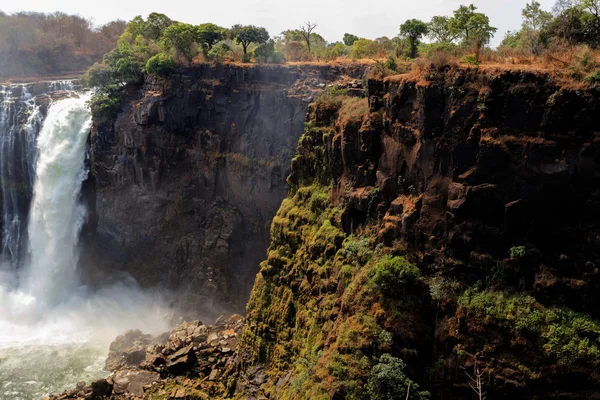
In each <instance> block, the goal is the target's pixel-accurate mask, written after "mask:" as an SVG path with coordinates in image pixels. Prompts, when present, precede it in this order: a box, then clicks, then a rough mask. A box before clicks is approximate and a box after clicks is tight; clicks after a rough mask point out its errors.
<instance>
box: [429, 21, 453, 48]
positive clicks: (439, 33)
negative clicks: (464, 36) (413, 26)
mask: <svg viewBox="0 0 600 400" xmlns="http://www.w3.org/2000/svg"><path fill="white" fill-rule="evenodd" d="M427 27H428V28H429V29H428V33H427V36H429V37H430V38H431V39H432V40H433V41H436V42H440V43H447V42H452V41H454V40H456V39H457V37H458V35H457V34H456V32H453V31H452V29H451V28H450V18H448V17H446V16H441V15H436V16H435V17H433V18H431V21H430V22H429V23H428V24H427Z"/></svg>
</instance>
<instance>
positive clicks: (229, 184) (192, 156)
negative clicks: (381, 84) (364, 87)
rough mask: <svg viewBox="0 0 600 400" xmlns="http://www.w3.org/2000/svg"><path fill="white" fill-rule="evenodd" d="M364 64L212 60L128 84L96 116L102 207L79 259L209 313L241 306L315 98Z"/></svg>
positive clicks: (94, 153) (97, 199) (94, 144)
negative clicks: (107, 112) (111, 113)
mask: <svg viewBox="0 0 600 400" xmlns="http://www.w3.org/2000/svg"><path fill="white" fill-rule="evenodd" d="M363 70H364V68H362V67H360V66H354V67H348V68H342V67H331V66H303V67H280V66H236V65H216V66H215V65H209V64H206V65H199V66H195V67H192V68H189V69H186V70H185V71H183V72H182V73H181V74H180V75H175V76H173V77H171V78H169V79H154V78H151V77H149V76H148V77H147V79H146V82H145V84H144V86H143V87H142V88H139V89H136V88H130V91H129V97H128V98H126V99H124V100H123V101H122V111H121V113H120V114H119V115H118V117H117V118H116V119H115V120H114V121H104V122H99V120H98V119H96V123H95V125H94V128H93V132H92V135H91V151H90V154H91V168H92V173H93V179H94V180H95V184H91V185H89V187H90V188H91V189H92V190H93V189H94V187H95V192H96V193H95V196H94V195H93V194H90V195H89V196H88V197H89V198H90V203H92V207H91V208H95V212H92V224H91V225H90V226H91V229H90V230H89V231H91V235H92V236H93V238H92V239H90V240H87V243H88V244H89V246H88V248H87V251H86V252H85V257H86V260H85V261H84V263H82V264H83V265H86V264H88V265H89V264H95V266H94V267H92V269H91V271H89V273H90V274H92V276H95V275H94V274H101V273H102V274H105V273H106V272H107V271H111V270H112V271H124V272H126V273H129V274H131V275H132V276H133V277H134V278H135V279H136V280H137V281H138V282H139V283H140V284H141V285H142V286H144V287H160V288H166V289H169V290H173V291H177V292H178V293H180V296H178V297H177V301H178V302H185V303H187V304H189V305H192V304H193V305H194V306H196V307H197V306H198V305H199V306H200V309H199V310H198V308H195V310H196V311H195V313H197V312H199V313H200V315H203V316H204V317H205V318H212V317H216V316H218V315H220V314H222V313H226V312H233V311H237V312H240V311H241V310H243V307H244V305H245V302H246V301H247V299H248V296H249V290H250V288H251V285H252V282H253V280H254V275H255V274H256V272H257V270H258V264H259V263H260V261H261V260H262V258H263V257H264V253H265V251H266V248H267V246H268V242H269V235H268V229H269V223H270V221H271V219H272V217H273V215H274V214H275V212H276V210H277V208H278V207H279V204H280V203H281V200H282V199H283V198H284V197H285V195H286V193H287V184H286V182H285V178H286V176H287V174H288V168H289V163H290V160H291V158H292V156H293V153H294V151H295V147H296V144H297V141H298V138H299V137H300V135H301V134H302V130H303V126H304V121H305V118H306V109H307V105H308V103H309V102H310V101H312V99H313V98H314V96H315V94H316V93H319V92H321V91H323V90H324V88H325V87H326V85H327V84H330V82H332V81H335V80H338V79H343V78H344V77H345V75H346V74H348V75H351V76H357V77H360V76H361V74H362V72H363ZM346 78H347V77H346ZM93 203H95V206H94V205H93ZM96 221H97V228H96V229H95V230H94V224H95V223H96ZM101 271H102V272H101ZM97 278H99V277H96V278H94V279H91V280H92V281H96V282H97V281H101V280H102V279H97Z"/></svg>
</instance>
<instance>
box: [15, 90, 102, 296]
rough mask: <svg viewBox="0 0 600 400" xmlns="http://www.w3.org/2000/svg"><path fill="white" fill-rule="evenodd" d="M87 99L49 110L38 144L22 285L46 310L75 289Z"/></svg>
mask: <svg viewBox="0 0 600 400" xmlns="http://www.w3.org/2000/svg"><path fill="white" fill-rule="evenodd" d="M88 100H89V95H87V96H82V97H80V98H71V99H65V100H62V101H59V102H57V103H56V104H54V105H53V106H52V107H50V110H49V111H48V115H47V116H46V119H45V121H44V126H43V128H42V130H41V131H40V133H39V137H38V140H37V147H38V160H37V166H36V181H35V185H34V188H33V200H32V202H31V209H30V212H29V226H28V233H29V254H30V262H29V268H28V270H27V272H26V273H27V274H28V276H27V277H26V282H27V284H28V286H27V289H28V291H29V293H35V294H36V296H37V298H38V301H39V302H43V303H44V304H43V306H45V307H47V306H51V305H55V304H57V303H59V302H60V301H61V300H62V299H63V298H64V296H65V295H66V294H68V293H69V292H72V291H73V290H74V289H76V285H77V254H76V251H77V241H78V238H79V232H80V230H81V226H82V225H83V222H84V218H85V209H84V208H83V206H82V205H80V204H79V195H80V192H81V184H82V182H83V181H84V180H85V178H86V177H87V171H85V168H84V157H85V151H86V141H87V137H88V134H89V131H90V128H91V124H92V116H91V114H90V111H89V109H88V107H87V106H86V102H87V101H88Z"/></svg>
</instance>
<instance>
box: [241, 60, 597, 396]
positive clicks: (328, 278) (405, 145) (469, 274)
mask: <svg viewBox="0 0 600 400" xmlns="http://www.w3.org/2000/svg"><path fill="white" fill-rule="evenodd" d="M469 73H472V71H471V70H469V72H468V73H465V71H464V70H457V71H456V74H457V75H451V74H452V73H448V74H441V75H436V74H433V73H432V74H431V75H427V76H425V78H423V79H425V80H427V82H426V83H424V84H421V83H416V82H411V81H409V78H405V79H404V80H399V81H398V82H397V81H395V80H394V79H393V78H392V79H390V80H386V81H385V85H386V86H385V90H383V89H381V88H382V87H384V86H383V84H382V82H381V81H378V80H376V79H373V80H372V81H370V89H371V92H370V93H369V94H370V96H371V97H370V98H369V104H367V100H366V99H363V98H360V97H356V98H353V97H349V96H348V93H347V92H345V91H343V90H339V89H336V88H330V89H328V90H327V91H326V93H324V94H323V95H322V96H321V97H319V98H318V99H317V100H316V102H315V103H313V104H312V105H311V106H310V112H309V118H308V122H307V123H306V127H305V132H304V135H303V136H302V138H301V139H300V141H299V145H298V150H297V154H296V156H295V158H294V159H293V161H292V172H291V174H290V176H289V178H288V182H289V183H290V186H291V190H290V194H289V196H288V198H287V199H286V200H284V201H283V203H282V205H281V208H280V210H279V212H278V213H277V215H276V217H275V218H274V220H273V223H272V226H271V246H270V248H269V250H268V254H267V259H266V260H265V261H264V262H263V263H262V264H261V270H260V273H259V274H258V276H257V278H256V282H255V286H254V289H253V291H252V295H251V299H250V302H249V303H248V306H247V317H248V324H247V327H246V330H245V332H244V335H243V340H242V345H241V350H240V352H241V354H242V355H244V356H245V362H246V363H249V364H250V365H255V364H258V365H263V366H264V367H265V369H266V370H267V371H268V378H267V381H266V382H265V383H264V384H263V385H262V386H261V391H262V392H261V393H263V394H265V395H267V396H268V397H270V398H278V399H331V398H345V399H364V398H367V399H405V398H407V395H408V398H413V399H424V398H430V397H431V398H439V397H441V396H444V398H446V397H447V396H449V398H460V396H469V393H470V388H469V386H468V385H469V383H473V382H474V381H471V380H470V378H469V375H471V376H473V375H472V373H471V370H472V367H473V365H476V366H477V367H476V368H479V369H478V371H485V374H482V375H481V377H480V378H481V379H482V385H483V387H484V391H487V392H489V393H491V394H492V395H494V396H506V395H515V396H521V398H535V395H537V394H539V393H544V391H545V390H548V387H550V386H551V387H552V388H553V389H552V390H559V389H557V388H560V387H561V385H562V384H563V383H562V382H563V381H564V379H569V377H570V379H574V380H577V381H578V382H580V384H581V386H582V389H581V390H582V391H583V392H585V393H591V392H593V390H594V389H593V388H595V387H597V382H598V378H599V376H598V374H597V372H596V369H597V367H598V365H599V363H600V322H599V321H598V320H597V319H595V318H594V317H593V316H592V315H590V313H586V312H584V311H581V310H582V309H586V307H588V306H587V305H586V304H588V303H585V304H577V303H576V302H574V301H570V302H568V304H567V302H566V301H564V299H563V297H562V296H553V297H552V296H549V295H547V294H546V292H545V291H546V290H559V289H558V287H560V286H557V282H558V281H559V280H560V279H561V278H559V277H555V276H554V275H552V274H550V273H549V272H548V271H547V268H546V267H545V266H544V264H545V263H546V264H548V265H550V264H552V265H554V264H553V263H555V262H556V258H554V259H553V258H551V257H549V256H543V255H540V254H539V250H537V249H535V248H534V246H532V244H530V243H528V244H527V245H520V244H518V242H517V243H515V242H512V243H507V242H504V241H503V240H502V239H500V237H499V236H491V237H495V238H496V240H498V241H500V242H501V243H494V242H493V241H492V242H487V241H478V240H474V239H472V238H474V237H477V235H495V234H496V230H497V229H507V232H508V229H509V228H506V227H503V225H502V222H496V221H495V220H494V219H493V218H495V217H491V216H490V215H488V212H489V213H492V211H490V210H491V209H492V208H494V207H496V206H495V205H494V204H495V203H494V202H496V201H498V200H497V199H496V198H495V197H493V196H492V195H491V194H490V193H491V192H490V191H492V190H496V187H497V185H503V184H504V183H503V182H504V181H503V180H502V179H504V176H503V175H495V174H496V173H500V172H496V170H494V169H485V168H484V166H480V163H486V162H487V161H486V160H485V158H477V166H479V168H481V169H480V170H479V171H489V172H480V173H482V174H483V173H489V174H491V177H489V176H485V175H484V176H485V177H484V178H478V179H481V180H483V182H486V179H490V180H493V181H494V182H496V183H495V185H487V184H479V185H478V182H477V181H475V183H472V185H473V186H472V187H470V189H469V190H467V191H464V190H466V189H463V188H462V187H463V185H466V183H465V182H464V181H461V182H462V183H460V184H458V183H456V184H455V185H456V187H454V186H452V185H453V184H451V183H449V181H444V179H446V178H444V177H440V176H438V175H436V173H435V172H433V173H432V174H433V175H432V177H429V178H428V181H427V182H428V184H429V183H430V184H431V185H432V186H430V187H429V191H427V192H426V191H425V189H424V186H423V185H424V184H423V183H420V181H419V180H418V178H415V176H416V177H419V174H420V173H421V172H420V170H419V169H420V168H423V169H426V168H429V167H428V165H433V161H432V160H439V162H440V163H442V164H443V163H444V162H449V161H448V160H447V159H445V158H444V156H440V157H441V158H440V159H438V158H437V154H438V153H435V154H436V156H434V154H433V153H431V154H429V155H428V156H427V158H425V159H422V160H421V161H415V158H414V157H418V156H415V150H414V149H415V148H417V149H420V150H419V151H421V152H427V151H430V150H427V149H428V146H430V145H431V143H436V145H437V146H443V144H445V143H446V140H448V137H446V136H442V137H438V136H436V135H435V134H433V133H432V132H437V131H435V129H440V131H439V132H440V135H454V133H450V132H451V131H441V128H437V127H436V126H435V125H433V122H432V121H433V120H436V121H437V119H436V118H435V116H434V115H432V114H431V113H435V112H439V113H440V114H441V115H446V114H444V113H445V112H448V115H454V112H458V111H454V110H460V112H461V113H462V116H461V118H465V120H469V118H470V117H469V115H470V114H469V113H470V112H472V113H474V114H476V115H484V116H485V115H487V113H488V112H492V111H491V110H490V109H492V108H493V107H496V109H495V112H500V111H499V109H498V108H497V107H500V106H499V104H504V103H502V102H499V103H491V102H490V103H487V104H485V108H484V107H481V103H478V101H476V100H477V99H478V98H479V96H480V93H482V92H486V90H487V91H488V92H486V93H489V91H492V90H495V92H494V93H495V95H496V96H499V97H501V96H503V95H504V92H503V90H504V88H503V87H501V86H500V82H504V81H503V80H496V78H493V77H490V78H489V82H488V81H487V79H488V77H487V76H483V75H482V74H481V73H479V72H474V74H475V75H476V77H475V76H474V77H469V76H468V74H469ZM459 75H460V78H458V76H459ZM512 78H513V77H512V75H511V74H510V73H508V74H507V76H506V77H505V79H507V80H510V79H512ZM520 79H521V80H520V81H521V82H528V83H527V84H526V85H531V88H533V87H536V88H537V89H536V90H539V84H537V83H535V82H537V77H534V76H533V75H532V76H525V74H524V75H523V76H522V77H521V78H520ZM539 79H545V78H543V77H540V78H539ZM443 82H447V84H448V85H449V88H448V89H447V90H448V92H446V89H444V85H445V84H446V83H443ZM457 82H461V83H457ZM475 82H478V83H475ZM380 85H381V86H380ZM488 85H489V86H488ZM493 85H495V86H493ZM528 87H529V86H528ZM492 88H493V89H492ZM550 89H551V91H550V92H549V93H547V94H544V96H548V98H550V97H552V93H554V92H553V90H556V89H555V87H554V86H552V87H551V88H550ZM377 90H380V91H379V92H377ZM460 91H462V92H461V96H462V97H461V98H460V100H458V98H456V97H453V96H454V94H453V93H456V92H460ZM569 93H570V92H569ZM572 94H573V96H576V94H574V92H573V93H572ZM564 95H565V96H567V94H566V92H565V94H564ZM430 96H435V97H430ZM441 96H448V97H444V98H445V99H446V103H444V107H447V108H448V110H444V109H439V108H436V107H439V103H438V102H437V101H436V100H434V99H439V98H440V97H441ZM569 96H570V94H569ZM381 99H383V101H382V100H381ZM400 99H404V100H400ZM406 99H409V100H410V101H415V100H414V99H419V100H418V101H415V102H414V103H408V104H410V105H411V106H413V107H415V108H414V110H412V109H410V108H404V107H407V105H406V104H407V103H404V102H405V101H409V100H406ZM587 99H588V100H590V101H592V100H591V98H587ZM586 101H587V100H586ZM454 102H456V104H455V103H454ZM586 104H587V106H584V107H583V108H584V109H586V110H588V111H589V110H590V108H589V104H592V103H586ZM467 109H469V110H472V111H467ZM433 110H435V111H433ZM501 112H504V111H501ZM427 113H430V114H427ZM426 114H427V115H429V117H428V118H429V119H421V116H422V115H426ZM432 118H433V120H432ZM449 121H450V122H448V124H450V126H454V125H451V124H460V123H462V120H461V122H460V123H459V122H457V121H455V120H453V119H450V120H449ZM479 123H481V124H486V123H488V124H489V125H488V128H487V129H489V132H491V135H492V136H490V137H485V138H483V137H482V138H481V142H480V146H482V147H483V149H480V150H479V151H481V152H482V153H481V154H491V153H490V152H489V151H490V150H487V147H485V146H488V145H489V146H492V148H496V147H495V146H500V144H499V143H497V142H498V141H499V140H498V139H496V138H495V137H494V136H493V135H494V132H496V131H495V130H494V129H495V128H493V126H494V125H492V124H495V123H499V122H497V121H496V120H494V121H493V122H489V121H488V120H485V119H482V118H480V119H479ZM413 124H414V125H413ZM418 124H422V125H418ZM428 124H431V125H428ZM490 125H491V127H490ZM427 129H429V130H427ZM448 129H450V128H448ZM451 129H457V132H458V133H457V135H460V134H461V133H460V132H462V131H461V130H462V129H465V128H464V127H463V126H462V125H456V127H455V128H451ZM473 129H479V128H478V125H475V128H473ZM511 129H514V128H511ZM471 132H473V131H471ZM471 134H473V133H471ZM427 135H431V136H427ZM465 137H466V135H465ZM517 137H519V138H520V139H517ZM478 140H479V139H478ZM507 140H508V139H507ZM511 140H512V141H509V143H510V144H509V145H506V146H505V147H502V149H503V150H502V151H504V152H506V153H505V154H503V156H502V157H514V156H515V155H514V154H519V150H517V149H518V148H519V147H518V146H517V145H516V143H519V146H520V145H521V144H522V145H523V146H525V145H526V143H527V140H529V139H523V138H521V137H520V136H515V137H513V138H512V139H511ZM519 140H522V141H523V143H520V142H519ZM557 140H558V139H557ZM453 145H454V143H453ZM384 146H385V147H384ZM509 146H512V148H509ZM431 151H432V150H431ZM436 151H437V150H436ZM444 151H445V150H444ZM513 151H514V154H513V153H512V152H513ZM575 151H576V150H575ZM449 153H450V152H449ZM404 157H407V158H408V157H412V160H411V161H410V162H413V163H415V164H414V165H413V166H412V167H407V166H406V162H407V159H406V158H404ZM469 157H470V156H469ZM386 160H387V161H386ZM497 160H498V158H495V159H494V160H490V162H492V161H493V162H498V161H497ZM419 162H422V163H424V164H425V166H423V165H422V164H418V163H419ZM436 162H437V161H436ZM430 163H431V164H430ZM395 165H397V166H398V167H399V168H398V167H394V166H395ZM436 165H437V164H436ZM411 168H413V170H411ZM455 168H457V169H460V166H455ZM429 171H431V170H429ZM434 171H435V170H434ZM472 171H474V170H472ZM471 173H476V172H471ZM386 174H387V175H386ZM465 177H466V178H464V179H467V178H468V179H475V178H473V177H469V175H468V174H466V175H465ZM500 177H502V178H500ZM454 179H456V180H457V181H460V179H462V178H454ZM519 179H528V178H525V177H521V178H519ZM536 179H538V181H536V183H537V182H539V180H542V181H543V180H544V179H546V177H544V176H542V177H539V178H536ZM442 182H446V183H442ZM519 182H520V183H519V185H527V184H529V183H524V182H522V181H519ZM448 184H450V188H448ZM511 185H514V182H513V181H512V178H511ZM583 187H587V185H584V186H583ZM440 188H446V189H440ZM444 190H446V192H444ZM518 193H520V192H518ZM436 196H439V197H436ZM479 196H480V197H479ZM511 196H512V194H511ZM456 199H460V200H456ZM444 202H447V204H448V205H447V207H449V208H445V207H446V206H441V207H440V203H442V204H446V203H444ZM483 204H485V206H484V205H483ZM500 204H501V205H500V208H501V209H502V212H505V211H504V210H505V207H510V206H511V205H513V203H508V206H505V204H504V203H500ZM541 204H543V203H541ZM428 207H429V208H428ZM438 207H439V208H438ZM544 207H545V205H544ZM443 210H451V211H443ZM444 214H445V215H446V217H443V215H444ZM466 215H469V216H468V217H467V216H466ZM507 215H509V214H507ZM436 218H439V220H445V221H446V222H444V223H447V224H449V226H448V227H445V228H444V227H443V225H439V224H438V225H435V224H434V223H431V220H435V219H436ZM445 218H447V219H445ZM489 218H491V219H489ZM506 218H508V217H506ZM417 220H419V221H420V222H419V223H420V224H425V225H424V226H425V227H428V225H426V224H431V226H432V227H433V228H424V227H423V226H418V227H417V226H416V221H417ZM506 223H508V222H506ZM561 223H562V222H561ZM471 224H472V225H471ZM486 224H489V225H486ZM481 226H484V227H485V228H480V227H481ZM490 226H493V228H492V227H490ZM498 227H501V228H498ZM421 229H423V230H425V229H432V230H433V232H435V233H433V234H432V233H430V232H431V231H421ZM444 229H447V230H446V231H444ZM477 229H481V230H480V231H478V230H477ZM486 229H489V231H488V230H486ZM490 232H493V233H490ZM505 234H506V235H508V233H505ZM536 234H537V233H536ZM518 235H524V234H522V233H518ZM524 236H526V235H524ZM519 237H522V236H519ZM486 240H489V239H486ZM521 240H522V239H521ZM531 240H532V241H534V242H535V241H536V239H535V236H534V235H532V236H531ZM540 246H544V244H540ZM555 247H556V246H555ZM560 247H562V245H561V246H560ZM499 248H500V250H499ZM542 248H543V247H542ZM560 251H561V252H563V253H561V254H560V255H557V257H558V259H559V260H561V262H565V260H569V259H570V258H569V256H567V255H566V254H572V251H574V250H572V249H570V248H568V246H567V247H565V248H564V249H561V250H560ZM573 254H574V253H573ZM583 256H584V257H587V255H583ZM542 257H545V258H543V259H544V260H545V261H540V260H541V259H542ZM588 264H590V263H588ZM588 264H586V265H588ZM590 265H591V264H590ZM554 268H556V269H557V270H560V267H558V266H555V267H554ZM587 271H588V272H586V273H585V274H586V275H584V278H581V279H587V281H586V282H587V283H586V284H585V285H590V286H589V287H588V286H585V287H586V288H587V289H586V290H592V291H593V289H591V288H592V287H595V286H593V285H595V283H593V282H595V280H594V279H593V278H591V276H592V275H593V274H594V272H593V271H590V270H589V269H588V270H587ZM553 273H555V274H557V275H558V274H566V272H564V271H562V272H560V273H559V272H556V271H554V272H553ZM570 279H573V280H570ZM564 282H568V283H563V285H569V284H571V285H573V287H581V288H583V287H584V283H583V281H582V280H575V279H574V278H565V280H564ZM551 293H552V292H551ZM587 296H592V297H591V299H593V298H594V295H593V294H591V292H589V291H588V292H587V295H586V297H587ZM590 301H593V300H590ZM589 304H591V303H589ZM571 307H574V308H571ZM587 309H588V310H589V308H587ZM575 310H577V311H575ZM482 365H483V366H484V367H481V366H482ZM553 382H554V383H553ZM409 387H410V393H409V392H408V390H409ZM425 390H427V391H425ZM589 391H591V392H589ZM429 393H431V395H430V394H429ZM238 394H239V395H240V396H243V394H242V393H238Z"/></svg>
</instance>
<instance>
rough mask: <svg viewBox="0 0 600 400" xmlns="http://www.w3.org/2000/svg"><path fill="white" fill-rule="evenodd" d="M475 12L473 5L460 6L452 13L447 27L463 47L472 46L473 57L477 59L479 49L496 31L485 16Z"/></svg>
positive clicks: (475, 8)
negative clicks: (459, 39) (460, 41)
mask: <svg viewBox="0 0 600 400" xmlns="http://www.w3.org/2000/svg"><path fill="white" fill-rule="evenodd" d="M476 11H477V7H475V6H474V5H473V4H471V5H469V6H460V7H459V8H458V9H457V10H455V11H454V16H453V17H452V18H450V21H449V25H450V29H451V31H452V33H454V34H456V35H457V36H458V38H461V39H462V43H463V45H466V46H473V50H474V51H475V55H476V56H477V58H479V53H480V52H481V49H482V48H483V46H484V45H486V44H487V43H489V41H490V39H491V38H492V37H494V33H496V31H497V30H498V29H497V28H494V27H493V26H491V25H490V19H489V17H488V16H487V15H485V14H483V13H479V12H476Z"/></svg>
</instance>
